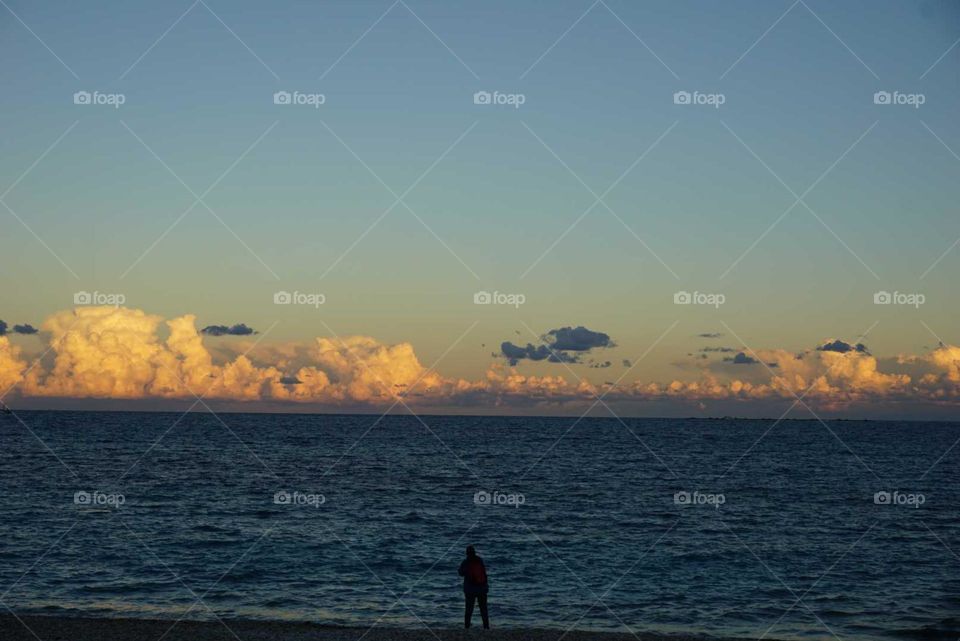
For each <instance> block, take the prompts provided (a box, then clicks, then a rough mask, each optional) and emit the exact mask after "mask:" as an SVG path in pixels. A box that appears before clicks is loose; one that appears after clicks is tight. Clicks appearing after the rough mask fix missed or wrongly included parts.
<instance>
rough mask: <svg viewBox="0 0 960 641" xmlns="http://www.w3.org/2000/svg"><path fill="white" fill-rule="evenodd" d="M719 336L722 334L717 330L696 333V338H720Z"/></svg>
mask: <svg viewBox="0 0 960 641" xmlns="http://www.w3.org/2000/svg"><path fill="white" fill-rule="evenodd" d="M721 336H723V334H721V333H719V332H716V333H710V332H704V333H703V334H697V337H698V338H720V337H721Z"/></svg>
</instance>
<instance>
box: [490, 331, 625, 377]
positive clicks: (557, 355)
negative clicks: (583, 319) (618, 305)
mask: <svg viewBox="0 0 960 641" xmlns="http://www.w3.org/2000/svg"><path fill="white" fill-rule="evenodd" d="M542 338H543V340H544V344H543V345H533V344H531V343H527V344H526V345H525V346H524V345H515V344H514V343H511V342H510V341H504V342H503V343H501V344H500V352H501V354H502V355H503V356H504V357H505V358H506V359H507V361H509V363H510V364H511V365H516V364H517V363H518V362H520V361H521V360H530V361H548V362H550V363H581V362H582V361H581V360H580V357H581V354H583V353H586V352H589V351H590V350H592V349H594V348H605V347H615V344H614V342H613V341H612V340H610V336H608V335H607V334H604V333H603V332H595V331H592V330H589V329H587V328H586V327H584V326H582V325H580V326H578V327H560V328H558V329H551V330H550V331H549V332H547V333H546V334H544V335H543V337H542ZM571 352H573V353H571ZM589 363H590V367H610V365H611V364H612V363H607V364H606V365H604V364H603V363H599V364H598V363H596V362H595V361H593V360H592V359H591V360H590V361H589Z"/></svg>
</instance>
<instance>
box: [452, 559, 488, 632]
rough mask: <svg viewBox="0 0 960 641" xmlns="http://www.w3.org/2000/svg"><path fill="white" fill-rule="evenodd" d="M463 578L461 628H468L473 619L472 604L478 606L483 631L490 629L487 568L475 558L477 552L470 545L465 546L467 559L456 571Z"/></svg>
mask: <svg viewBox="0 0 960 641" xmlns="http://www.w3.org/2000/svg"><path fill="white" fill-rule="evenodd" d="M458 572H459V574H460V576H462V577H463V596H464V600H465V603H464V611H463V627H464V628H469V627H470V619H471V618H472V617H473V604H474V602H476V603H478V604H479V605H480V616H481V617H482V618H483V629H484V630H489V629H490V617H489V615H488V613H487V592H488V591H489V588H490V586H489V583H488V581H487V566H485V565H484V564H483V559H481V558H480V557H479V556H477V551H476V550H475V549H474V548H473V546H472V545H468V546H467V558H466V559H464V560H463V562H461V563H460V569H459V570H458Z"/></svg>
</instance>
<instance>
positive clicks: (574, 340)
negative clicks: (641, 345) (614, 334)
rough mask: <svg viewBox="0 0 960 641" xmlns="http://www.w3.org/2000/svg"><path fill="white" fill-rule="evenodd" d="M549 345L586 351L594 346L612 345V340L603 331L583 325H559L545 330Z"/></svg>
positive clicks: (567, 349) (571, 350) (560, 348)
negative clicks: (556, 327) (592, 329)
mask: <svg viewBox="0 0 960 641" xmlns="http://www.w3.org/2000/svg"><path fill="white" fill-rule="evenodd" d="M547 340H550V341H551V345H550V346H551V347H552V348H553V349H555V350H559V351H570V352H586V351H589V350H591V349H593V348H594V347H614V343H613V341H611V340H610V337H609V336H608V335H607V334H604V333H603V332H594V331H591V330H589V329H587V328H586V327H584V326H583V325H580V326H579V327H561V328H560V329H551V330H550V331H549V332H547Z"/></svg>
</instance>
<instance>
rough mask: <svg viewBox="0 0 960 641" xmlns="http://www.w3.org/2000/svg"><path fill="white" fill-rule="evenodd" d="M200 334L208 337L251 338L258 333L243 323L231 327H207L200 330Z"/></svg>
mask: <svg viewBox="0 0 960 641" xmlns="http://www.w3.org/2000/svg"><path fill="white" fill-rule="evenodd" d="M200 333H201V334H207V335H208V336H250V335H251V334H256V333H257V332H255V331H254V330H253V328H251V327H247V326H246V325H244V324H243V323H237V324H236V325H233V326H231V327H228V326H226V325H207V326H206V327H204V328H203V329H201V330H200Z"/></svg>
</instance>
